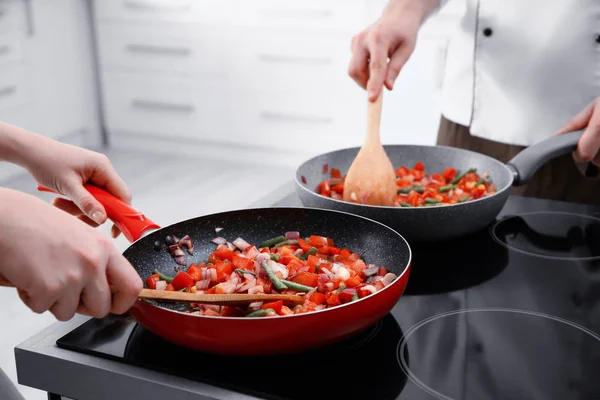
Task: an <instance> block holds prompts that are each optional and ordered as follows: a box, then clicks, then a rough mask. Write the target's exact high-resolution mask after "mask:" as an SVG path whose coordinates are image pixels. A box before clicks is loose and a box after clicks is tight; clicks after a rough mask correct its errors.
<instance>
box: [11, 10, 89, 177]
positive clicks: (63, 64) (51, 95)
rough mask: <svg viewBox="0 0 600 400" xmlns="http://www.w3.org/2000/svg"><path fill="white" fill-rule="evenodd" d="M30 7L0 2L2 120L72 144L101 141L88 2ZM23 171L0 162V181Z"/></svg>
mask: <svg viewBox="0 0 600 400" xmlns="http://www.w3.org/2000/svg"><path fill="white" fill-rule="evenodd" d="M26 5H27V2H25V1H23V0H0V120H1V121H4V122H7V123H10V124H14V125H18V126H20V127H22V128H24V129H27V130H30V131H34V132H36V133H39V134H42V135H44V136H48V137H51V138H54V139H57V140H60V141H64V142H68V143H72V144H77V145H82V146H87V147H91V146H94V145H96V144H98V143H100V141H101V134H100V117H99V113H98V101H97V97H98V91H97V89H96V84H95V82H96V78H95V60H94V56H93V41H92V36H91V33H92V32H91V30H90V28H89V21H90V18H89V7H88V4H87V3H86V2H85V1H80V0H53V1H51V2H49V1H46V0H31V1H30V2H29V6H30V7H31V9H30V10H27V9H26ZM28 12H29V13H30V14H28ZM28 15H29V17H30V18H28ZM19 172H21V169H20V168H18V167H15V166H13V165H9V164H7V163H0V180H4V179H7V178H9V177H11V176H13V175H14V174H16V173H19Z"/></svg>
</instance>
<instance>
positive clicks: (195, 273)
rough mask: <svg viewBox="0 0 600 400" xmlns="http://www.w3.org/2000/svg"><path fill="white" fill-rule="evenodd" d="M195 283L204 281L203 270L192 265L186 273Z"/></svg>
mask: <svg viewBox="0 0 600 400" xmlns="http://www.w3.org/2000/svg"><path fill="white" fill-rule="evenodd" d="M186 272H187V273H188V274H189V275H190V276H191V277H192V278H193V279H194V280H195V281H200V280H202V269H200V268H198V266H196V264H192V265H190V267H189V268H188V269H187V271H186Z"/></svg>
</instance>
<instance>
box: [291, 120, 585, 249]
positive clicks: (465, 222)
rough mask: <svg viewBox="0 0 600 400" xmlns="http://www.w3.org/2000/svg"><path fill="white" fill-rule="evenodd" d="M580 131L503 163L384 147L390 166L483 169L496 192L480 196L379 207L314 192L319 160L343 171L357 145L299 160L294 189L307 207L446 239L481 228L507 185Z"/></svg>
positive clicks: (419, 238)
mask: <svg viewBox="0 0 600 400" xmlns="http://www.w3.org/2000/svg"><path fill="white" fill-rule="evenodd" d="M582 133H583V131H574V132H570V133H566V134H563V135H559V136H553V137H551V138H549V139H546V140H544V141H542V142H540V143H537V144H535V145H533V146H530V147H528V148H526V149H525V150H523V151H521V152H520V153H519V154H517V155H516V156H515V157H514V158H513V159H512V160H510V161H509V162H508V163H506V164H503V163H501V162H500V161H498V160H496V159H494V158H492V157H488V156H486V155H483V154H480V153H476V152H474V151H469V150H464V149H458V148H453V147H444V146H420V145H388V146H384V148H385V151H386V152H387V155H388V157H389V158H390V160H391V162H392V164H393V165H394V167H395V168H398V167H400V166H401V165H414V164H415V163H416V162H418V161H421V162H423V163H424V165H425V168H426V169H427V170H428V171H443V170H444V169H445V168H447V167H454V168H456V169H457V170H459V171H466V170H468V169H469V168H471V167H475V168H477V172H478V173H484V172H488V173H489V176H490V178H491V180H492V181H493V182H494V183H495V184H496V187H497V192H496V193H494V194H493V195H490V196H486V197H484V198H481V199H477V200H473V201H468V202H465V203H460V204H452V205H434V206H429V207H414V208H403V207H382V206H368V205H362V204H355V203H348V202H344V201H341V200H335V199H332V198H328V197H325V196H321V195H320V194H317V192H316V189H317V185H318V184H319V183H320V182H321V181H323V180H324V179H327V176H328V175H325V174H323V165H324V164H328V165H329V167H330V168H332V167H333V168H337V169H339V170H341V171H342V173H344V172H345V171H347V170H348V168H349V167H350V165H351V164H352V162H353V161H354V158H355V157H356V154H357V153H358V150H359V148H357V147H355V148H348V149H343V150H337V151H333V152H330V153H326V154H322V155H319V156H317V157H314V158H312V159H310V160H308V161H306V162H304V163H303V164H302V165H301V166H300V167H299V168H298V170H297V171H296V180H295V183H296V191H297V193H298V195H299V196H300V199H301V201H302V203H303V204H304V205H305V206H307V207H315V208H322V209H331V210H339V211H345V212H349V213H352V214H356V215H361V216H364V217H367V218H371V219H374V220H376V221H379V222H381V223H383V224H385V225H387V226H389V227H391V228H392V229H394V230H396V231H397V232H399V233H400V234H402V235H403V236H404V237H405V238H406V239H407V240H408V241H409V243H414V242H429V241H438V240H446V239H451V238H456V237H461V236H464V235H466V234H468V233H472V232H475V231H477V230H480V229H483V228H485V227H486V226H487V225H488V224H489V223H490V222H491V221H493V220H494V219H495V218H496V216H497V215H498V214H499V213H500V210H502V207H503V206H504V204H505V203H506V200H507V199H508V196H509V195H510V192H511V187H512V186H519V185H523V184H526V183H527V182H528V181H529V180H530V179H531V178H532V176H533V175H534V173H535V172H536V171H537V170H538V169H539V168H540V167H542V166H543V165H544V164H545V163H547V162H548V161H550V160H551V159H553V158H556V157H558V156H561V155H564V154H568V153H570V152H572V151H574V150H575V149H576V148H577V142H578V141H579V138H580V137H581V135H582Z"/></svg>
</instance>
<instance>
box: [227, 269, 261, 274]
mask: <svg viewBox="0 0 600 400" xmlns="http://www.w3.org/2000/svg"><path fill="white" fill-rule="evenodd" d="M233 272H237V273H238V274H242V275H244V274H248V275H252V276H256V274H255V273H254V272H252V271H246V270H245V269H236V270H234V271H233Z"/></svg>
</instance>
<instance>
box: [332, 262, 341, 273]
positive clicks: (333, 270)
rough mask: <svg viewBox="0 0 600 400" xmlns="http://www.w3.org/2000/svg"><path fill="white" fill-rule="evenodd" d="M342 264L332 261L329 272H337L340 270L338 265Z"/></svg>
mask: <svg viewBox="0 0 600 400" xmlns="http://www.w3.org/2000/svg"><path fill="white" fill-rule="evenodd" d="M341 266H342V265H341V264H339V263H333V265H332V266H331V272H333V273H334V274H337V273H338V271H339V270H340V267H341Z"/></svg>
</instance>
